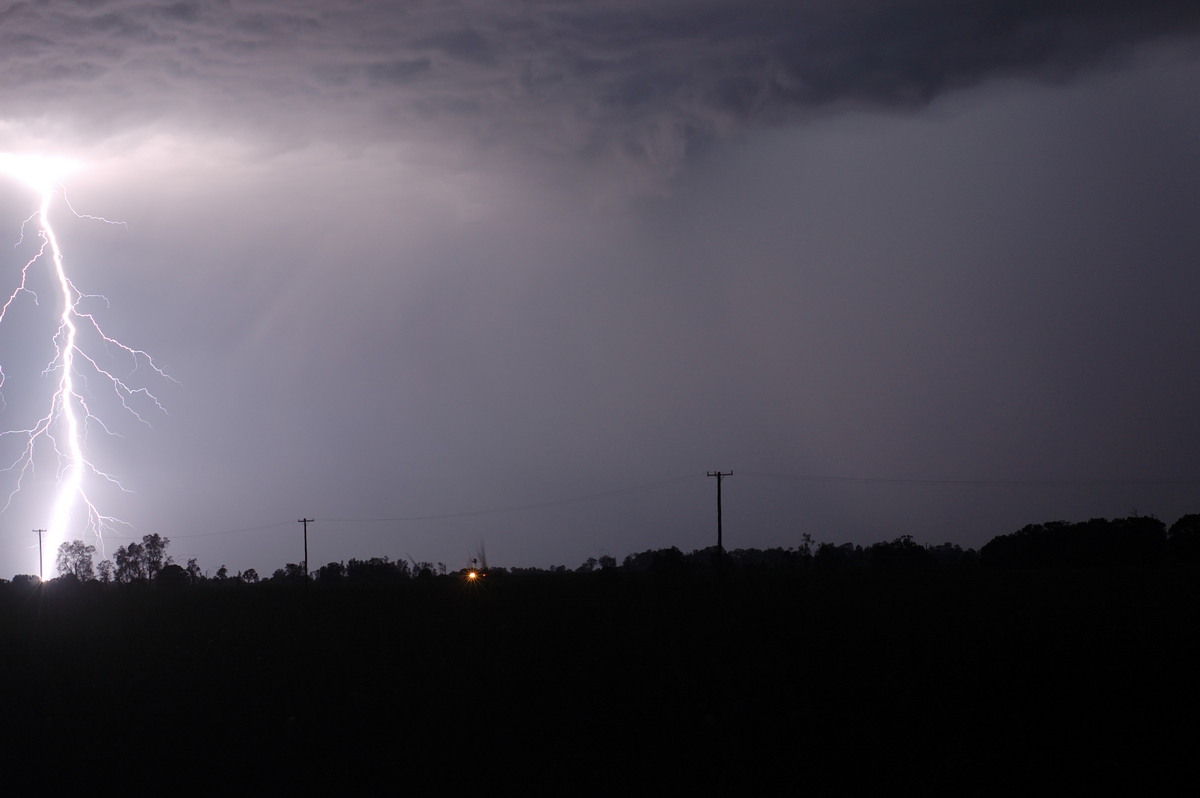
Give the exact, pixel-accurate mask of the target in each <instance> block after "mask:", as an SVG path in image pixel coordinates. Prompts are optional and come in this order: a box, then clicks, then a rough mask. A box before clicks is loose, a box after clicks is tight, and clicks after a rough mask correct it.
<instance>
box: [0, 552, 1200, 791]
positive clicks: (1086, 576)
mask: <svg viewBox="0 0 1200 798" xmlns="http://www.w3.org/2000/svg"><path fill="white" fill-rule="evenodd" d="M1198 575H1200V574H1198V572H1197V569H1196V568H1195V567H1194V566H1181V565H1170V566H1168V565H1156V566H1148V567H1145V568H1140V569H1133V568H1125V569H1121V568H1112V569H1103V570H1102V569H1090V570H1075V571H1064V570H1058V571H1048V570H1042V571H1028V572H1013V571H1008V572H995V571H988V570H984V569H980V568H977V567H963V568H937V569H929V570H920V571H904V572H892V573H887V572H879V571H862V572H857V571H841V572H835V573H830V574H813V573H796V572H793V571H782V570H781V571H770V570H762V571H756V572H752V571H748V570H741V571H737V572H735V573H733V574H731V575H729V578H727V579H724V580H717V579H714V578H712V577H711V576H708V577H706V576H695V575H693V576H688V575H662V574H659V575H640V576H629V575H624V574H619V573H593V574H586V575H576V574H560V575H542V576H517V575H504V576H496V578H489V579H487V580H485V581H486V584H476V585H468V584H466V583H464V582H462V581H460V580H458V579H456V578H453V577H435V578H433V579H420V580H409V582H408V583H406V584H403V585H396V586H391V587H379V588H370V587H363V586H357V587H354V586H347V585H337V586H329V585H311V586H305V585H274V584H261V585H239V586H235V587H217V586H212V585H201V586H195V587H186V588H178V589H175V590H170V589H166V588H159V589H155V588H148V587H146V586H144V585H130V586H121V587H116V586H112V587H108V588H105V587H102V586H100V585H98V584H95V583H93V584H88V585H82V586H80V585H71V584H66V585H62V584H58V583H54V584H51V585H49V586H48V588H40V589H36V588H28V587H25V586H17V585H11V584H7V585H0V655H2V665H0V685H3V686H2V688H0V690H2V691H3V693H2V695H3V711H4V718H5V720H4V724H3V726H4V734H3V738H4V739H3V743H4V751H5V761H6V762H7V763H9V765H10V768H9V771H10V775H11V776H12V777H13V778H14V779H17V780H20V779H23V778H24V775H25V774H27V773H28V774H31V775H32V776H33V778H34V779H36V780H38V781H41V783H43V784H46V783H52V784H59V783H67V784H73V785H78V786H79V788H80V789H90V788H93V787H94V788H101V787H103V786H105V785H116V786H117V787H119V788H120V789H122V790H129V791H133V792H135V793H140V792H144V791H151V790H154V791H158V790H166V791H187V792H211V793H217V792H222V793H229V792H234V793H244V792H249V791H258V790H266V791H268V792H270V791H275V790H279V789H283V788H301V787H304V786H305V785H313V786H316V787H318V788H320V789H322V790H337V791H339V792H341V791H342V790H345V789H347V788H365V789H366V791H367V792H368V793H370V794H374V793H379V792H402V791H404V790H407V789H410V788H416V787H419V786H422V785H438V784H440V785H444V786H445V787H446V788H447V789H449V790H451V791H453V792H465V791H472V792H474V791H496V790H498V789H505V790H506V791H511V790H519V791H520V792H522V793H533V794H557V795H561V794H572V793H578V792H597V793H611V792H613V791H615V790H623V791H632V792H636V793H644V792H654V791H659V790H660V789H662V788H667V787H669V786H670V785H672V784H675V785H682V786H686V787H688V788H691V789H692V790H693V791H699V792H713V793H715V792H727V791H735V790H736V791H739V792H743V793H744V792H745V791H747V790H749V791H750V792H752V793H759V792H763V791H766V790H767V789H769V788H772V787H775V786H778V785H779V784H783V785H786V789H787V790H788V792H793V793H797V794H798V793H800V792H816V793H843V792H848V791H861V790H863V789H871V790H878V791H885V790H886V791H892V790H900V789H904V790H905V791H914V790H920V791H923V792H938V793H954V794H963V793H967V794H971V793H995V794H1003V793H1008V794H1012V793H1016V792H1029V791H1034V792H1049V791H1054V792H1060V791H1063V790H1066V791H1069V792H1083V791H1089V792H1090V791H1091V790H1092V789H1093V788H1095V787H1097V786H1102V787H1105V788H1107V790H1113V789H1117V790H1122V791H1123V790H1125V789H1128V790H1139V791H1143V790H1146V789H1155V788H1159V787H1163V786H1165V785H1168V784H1170V783H1172V782H1176V781H1177V779H1179V778H1186V779H1187V780H1188V781H1190V780H1191V779H1190V773H1191V772H1192V768H1191V765H1192V761H1193V758H1194V756H1195V750H1196V743H1197V734H1196V729H1197V723H1196V717H1197V716H1196V709H1195V708H1196V706H1197V705H1198V704H1200V702H1198V701H1197V699H1198V698H1200V688H1198V686H1197V685H1198V671H1197V666H1198V665H1200V656H1198V651H1200V580H1198V579H1197V576H1198ZM38 774H41V776H40V777H39V775H38ZM14 783H16V782H14ZM1184 783H1185V784H1186V783H1188V782H1187V781H1185V782H1184Z"/></svg>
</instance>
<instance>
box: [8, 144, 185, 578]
mask: <svg viewBox="0 0 1200 798" xmlns="http://www.w3.org/2000/svg"><path fill="white" fill-rule="evenodd" d="M71 168H72V164H71V163H70V162H67V161H63V160H60V159H48V158H43V157H36V156H15V155H10V154H4V153H0V173H3V174H7V175H9V176H11V177H14V178H16V179H17V180H19V181H21V182H22V183H24V184H25V185H27V186H28V187H30V188H32V189H33V190H34V191H35V192H36V193H37V195H38V206H37V210H36V211H34V213H33V214H32V215H31V216H29V217H28V218H27V219H26V220H25V221H24V223H23V224H22V225H21V235H20V238H19V240H18V246H19V245H20V243H21V242H23V241H24V239H25V237H26V229H27V228H29V227H31V226H32V227H34V228H35V229H36V235H37V236H38V238H39V239H40V244H39V245H38V247H37V251H36V253H35V254H34V255H33V256H32V257H31V258H29V259H28V260H27V261H26V262H25V265H24V266H23V267H22V268H21V273H20V279H19V281H18V282H17V285H16V287H15V288H14V289H13V290H12V292H11V293H10V294H9V295H8V298H7V300H6V301H5V302H4V304H3V307H0V332H2V331H3V329H4V327H3V325H4V321H5V319H6V318H7V317H8V316H9V315H10V311H11V310H12V309H13V308H14V306H15V305H16V304H17V303H18V301H19V300H21V299H22V298H24V297H28V298H29V299H30V300H32V302H33V304H34V305H35V306H39V307H40V298H39V296H38V294H37V293H36V292H35V291H34V289H33V287H32V286H31V283H32V282H33V280H32V279H31V278H32V276H33V274H34V273H35V271H36V270H37V269H39V268H42V267H43V266H44V267H45V268H47V270H48V273H49V283H50V284H51V285H52V286H54V288H55V290H56V293H57V297H56V303H55V304H56V307H57V310H56V311H55V317H54V318H55V322H54V333H53V336H52V344H53V357H52V358H51V359H50V362H49V363H48V364H47V365H46V367H45V368H44V369H43V370H42V376H43V377H44V378H47V379H50V380H51V383H52V385H53V388H52V389H51V395H50V397H49V402H48V405H47V406H46V411H45V413H44V414H43V415H42V416H41V417H40V418H38V419H36V420H35V421H34V422H33V423H32V424H29V425H27V426H25V427H23V428H19V429H9V430H7V431H4V432H0V438H2V437H16V438H17V439H19V441H20V444H19V447H18V449H19V451H18V454H17V456H16V458H15V459H14V460H13V461H12V462H11V463H10V464H9V465H8V466H7V467H5V468H3V469H2V470H4V471H7V472H9V473H13V474H15V475H16V478H15V481H14V485H13V488H12V491H11V492H10V493H9V494H8V498H7V500H6V501H5V504H4V507H3V509H2V510H0V512H2V511H3V510H7V509H8V507H9V506H10V505H11V503H12V501H13V497H14V496H16V495H17V494H18V493H19V492H20V491H21V488H22V483H23V482H24V481H25V480H26V478H27V477H29V476H30V475H32V473H33V472H34V468H35V465H36V463H37V461H38V460H39V459H40V457H42V455H40V453H41V452H42V450H48V451H49V452H52V453H53V455H52V456H53V459H54V463H55V476H56V487H55V498H54V503H53V506H52V508H51V510H50V519H49V525H48V527H47V529H46V532H47V533H48V535H47V537H46V539H45V540H44V545H43V546H42V552H43V554H42V558H43V562H42V564H41V565H42V571H43V573H46V574H50V573H51V572H52V571H51V567H50V566H52V564H53V562H54V558H55V555H56V553H57V550H58V547H59V545H60V544H61V543H63V542H65V541H66V540H68V539H69V538H75V537H79V538H82V537H83V533H84V532H87V533H90V534H92V535H93V536H95V538H96V540H97V542H98V543H99V544H100V546H101V547H102V548H103V542H104V535H105V533H106V532H109V531H111V530H113V529H114V528H115V527H117V526H125V525H126V524H125V523H124V522H123V521H121V520H120V519H118V518H116V517H115V516H113V515H110V514H108V513H106V512H104V511H103V510H101V508H100V507H99V506H98V505H97V503H96V502H95V501H94V500H93V499H92V494H91V492H90V491H89V487H90V486H91V485H93V484H94V483H96V482H97V481H101V482H106V483H108V484H110V485H113V486H115V487H116V488H118V489H120V490H121V491H126V488H125V487H124V485H122V484H121V482H120V480H118V478H117V477H116V476H115V475H113V474H112V473H109V472H108V471H105V470H102V469H100V468H99V467H97V466H96V465H95V464H94V463H93V462H92V460H91V459H89V457H88V454H87V439H88V433H89V431H91V430H99V431H102V432H103V433H105V434H106V435H109V436H116V433H115V432H114V431H113V430H112V429H110V428H109V426H108V425H106V424H105V422H104V421H103V420H102V419H101V418H100V417H99V416H98V415H97V414H96V413H94V412H93V410H92V403H91V402H90V401H89V400H90V399H91V398H92V397H93V396H94V394H93V392H92V389H91V386H90V385H89V378H90V379H91V380H92V381H98V382H99V383H100V384H102V385H104V386H106V387H107V389H108V390H110V391H111V392H112V393H113V394H115V396H116V398H117V399H118V400H119V401H120V403H121V405H122V407H124V409H125V410H126V411H127V412H128V413H130V414H131V415H132V416H133V417H134V418H136V419H137V420H138V421H140V422H142V423H143V424H148V423H149V422H148V421H147V419H146V418H145V417H144V416H143V415H142V413H140V412H139V411H138V409H137V408H138V406H139V405H145V406H147V407H148V406H153V407H154V408H155V409H156V410H157V411H163V412H165V411H164V409H163V406H162V404H161V403H160V402H159V400H158V398H157V397H156V396H155V395H154V394H152V393H151V392H150V391H149V389H147V388H144V387H134V386H133V385H131V384H130V383H129V382H128V381H127V380H128V379H129V377H122V376H120V375H119V374H118V373H117V371H116V369H115V367H110V366H108V365H107V364H108V363H109V362H110V361H112V360H113V359H114V357H115V358H117V359H118V360H123V361H125V362H127V363H128V364H130V365H129V374H130V375H132V374H133V373H134V372H136V371H137V370H138V369H139V367H142V366H145V367H147V368H149V369H151V370H152V371H153V373H154V374H155V375H157V376H158V377H160V378H164V379H168V380H170V379H171V377H170V376H168V375H167V374H166V373H165V372H164V371H163V370H162V369H160V368H159V367H158V366H157V365H156V364H155V362H154V360H153V359H152V358H151V357H150V355H149V354H148V353H146V352H145V351H143V350H141V349H135V348H133V347H130V346H127V345H125V344H123V343H121V342H120V341H118V340H116V339H115V338H112V337H111V336H109V335H107V334H106V333H105V332H104V330H103V328H102V327H101V325H100V322H99V320H98V319H97V318H96V316H95V314H94V313H93V312H90V311H89V310H87V309H86V307H84V306H83V303H84V301H85V300H100V301H103V302H105V303H107V300H105V299H104V297H102V296H99V295H92V294H85V293H83V292H82V291H80V290H79V289H78V288H77V287H76V285H75V283H74V282H73V281H72V280H71V278H70V277H69V276H68V273H67V267H66V264H65V261H64V256H63V251H62V248H61V247H60V246H59V241H58V236H57V234H56V233H55V230H54V227H53V226H52V224H51V218H50V209H51V204H52V200H53V199H54V197H55V196H56V195H60V196H62V198H63V203H64V204H65V205H66V207H67V209H68V210H69V211H70V212H71V213H72V214H74V215H75V216H76V217H78V218H81V219H90V220H95V221H98V222H104V223H109V224H113V222H110V221H109V220H107V219H104V218H102V217H97V216H90V215H86V214H80V213H78V212H76V211H75V209H74V208H72V207H71V204H70V202H68V201H67V200H66V196H65V192H64V191H63V190H62V187H61V181H62V178H63V176H64V175H65V174H66V172H67V171H69V170H70V169H71ZM85 339H87V340H89V341H91V342H93V343H94V346H93V347H92V348H91V349H87V348H85V346H84V340H85ZM5 380H6V375H5V373H4V370H3V366H2V365H0V388H3V387H4V384H5ZM2 406H3V405H0V407H2ZM45 456H50V455H45Z"/></svg>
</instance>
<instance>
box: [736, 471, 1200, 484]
mask: <svg viewBox="0 0 1200 798" xmlns="http://www.w3.org/2000/svg"><path fill="white" fill-rule="evenodd" d="M738 473H740V474H742V475H743V476H749V477H767V478H769V479H790V480H795V481H797V482H846V483H851V484H858V485H949V486H964V487H985V488H1042V487H1051V488H1053V487H1105V486H1117V485H1195V484H1198V483H1200V477H1152V478H1144V479H915V478H910V477H852V476H838V475H829V474H772V473H766V472H762V471H740V472H738Z"/></svg>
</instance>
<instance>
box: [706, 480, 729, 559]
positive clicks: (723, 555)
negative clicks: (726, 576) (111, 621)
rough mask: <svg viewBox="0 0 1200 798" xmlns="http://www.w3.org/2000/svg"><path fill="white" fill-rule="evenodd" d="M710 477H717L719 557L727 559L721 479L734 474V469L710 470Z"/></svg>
mask: <svg viewBox="0 0 1200 798" xmlns="http://www.w3.org/2000/svg"><path fill="white" fill-rule="evenodd" d="M708 475H709V476H710V477H716V478H717V557H718V560H719V562H722V563H723V562H724V561H725V547H724V545H723V543H722V541H721V480H722V479H724V478H725V477H729V476H733V472H732V471H726V472H725V473H721V472H720V471H709V472H708Z"/></svg>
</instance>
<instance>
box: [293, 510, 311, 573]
mask: <svg viewBox="0 0 1200 798" xmlns="http://www.w3.org/2000/svg"><path fill="white" fill-rule="evenodd" d="M296 523H297V524H304V581H306V582H307V581H308V579H309V576H308V525H309V524H311V523H313V519H311V518H300V519H297V520H296Z"/></svg>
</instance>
